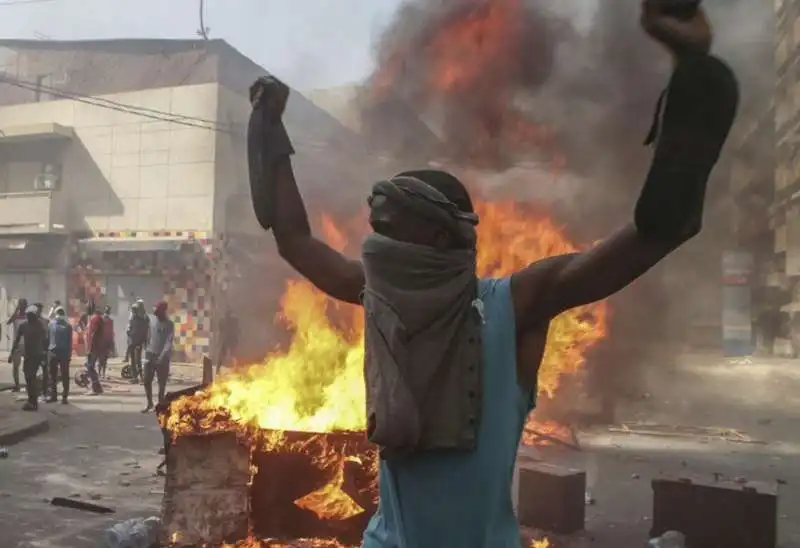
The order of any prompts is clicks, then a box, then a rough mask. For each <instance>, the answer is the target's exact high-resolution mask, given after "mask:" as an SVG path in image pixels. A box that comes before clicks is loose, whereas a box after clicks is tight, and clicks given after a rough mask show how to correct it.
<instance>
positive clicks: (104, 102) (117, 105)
mask: <svg viewBox="0 0 800 548" xmlns="http://www.w3.org/2000/svg"><path fill="white" fill-rule="evenodd" d="M0 83H5V84H8V85H10V86H14V87H17V88H21V89H25V90H29V91H33V92H40V93H47V94H49V95H52V96H54V97H59V98H62V99H70V100H73V101H77V102H80V103H84V104H87V105H92V106H95V107H98V108H105V109H109V110H114V111H117V112H124V113H127V114H133V115H136V116H141V117H142V118H148V119H151V120H156V121H161V122H169V123H173V124H178V125H182V126H187V127H193V128H197V129H207V130H209V131H216V132H221V133H229V134H233V133H234V132H233V131H231V130H230V129H229V128H225V127H223V126H222V125H221V124H219V122H216V121H214V120H207V119H204V118H198V117H194V116H185V115H182V114H175V113H172V112H165V111H161V110H156V109H151V108H147V107H139V106H136V105H130V104H126V103H121V102H118V101H112V100H111V99H105V98H102V97H93V96H91V95H85V94H82V93H77V92H72V91H66V90H60V89H56V88H52V87H50V86H45V85H39V84H37V83H36V82H30V81H26V80H19V79H16V78H10V77H8V76H7V75H2V76H0Z"/></svg>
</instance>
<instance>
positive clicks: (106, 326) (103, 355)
mask: <svg viewBox="0 0 800 548" xmlns="http://www.w3.org/2000/svg"><path fill="white" fill-rule="evenodd" d="M101 339H102V341H103V342H102V345H101V347H100V349H99V351H98V355H97V369H98V373H99V374H100V376H101V377H102V378H106V377H107V375H106V372H107V369H108V358H109V356H111V355H112V354H113V353H114V350H115V348H116V345H115V344H114V319H113V318H112V317H111V307H110V306H108V305H106V306H105V308H103V333H102V335H101Z"/></svg>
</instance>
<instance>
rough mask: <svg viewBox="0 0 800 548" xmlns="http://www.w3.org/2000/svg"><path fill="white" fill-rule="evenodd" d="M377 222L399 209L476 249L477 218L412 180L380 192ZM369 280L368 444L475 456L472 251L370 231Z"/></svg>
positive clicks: (395, 451)
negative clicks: (469, 241) (466, 451)
mask: <svg viewBox="0 0 800 548" xmlns="http://www.w3.org/2000/svg"><path fill="white" fill-rule="evenodd" d="M370 204H371V207H372V208H373V217H372V218H373V220H375V219H377V220H379V221H380V219H381V216H382V215H384V214H387V211H391V210H392V209H394V208H402V209H403V212H404V214H405V215H408V216H410V217H411V221H412V222H413V218H414V217H415V216H416V217H417V218H418V219H420V220H421V219H424V220H425V221H426V222H427V223H429V224H433V225H434V226H437V227H440V228H442V229H444V230H447V231H449V232H451V233H455V234H457V237H458V238H467V239H469V238H471V239H472V242H474V239H475V238H474V233H475V228H474V225H475V223H476V222H477V218H476V217H475V216H474V215H473V214H469V213H463V212H459V211H458V210H457V208H455V206H454V205H453V204H452V203H451V202H450V201H449V200H447V199H446V198H445V197H444V195H442V194H441V193H440V192H438V191H437V190H435V189H434V188H432V187H430V186H429V185H427V184H425V183H423V182H422V181H419V180H417V179H413V178H410V177H399V178H397V179H395V180H392V181H384V182H382V183H378V184H377V185H376V186H375V189H374V192H373V196H372V199H371V201H370ZM362 256H363V263H364V271H365V277H366V286H365V290H364V296H363V305H364V311H365V315H366V330H365V364H364V368H365V379H366V388H367V416H368V421H369V429H368V435H369V439H370V440H371V441H372V442H374V443H376V444H377V445H379V446H380V447H381V448H382V450H383V455H384V456H385V457H391V456H397V455H403V454H408V453H411V452H415V451H423V450H434V449H473V448H474V447H475V443H476V439H477V428H478V418H479V417H480V395H481V350H482V349H481V341H480V335H481V328H480V326H481V316H480V310H481V307H480V304H479V302H478V295H477V277H476V273H475V266H476V252H475V247H474V245H469V246H465V247H463V248H458V249H445V250H441V249H436V248H433V247H428V246H422V245H417V244H412V243H406V242H400V241H397V240H393V239H390V238H387V237H386V236H382V235H380V234H372V235H370V236H368V237H367V238H366V239H365V241H364V244H363V248H362Z"/></svg>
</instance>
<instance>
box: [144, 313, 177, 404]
mask: <svg viewBox="0 0 800 548" xmlns="http://www.w3.org/2000/svg"><path fill="white" fill-rule="evenodd" d="M153 315H154V316H155V321H154V322H152V323H151V324H150V337H149V340H148V343H147V352H146V356H145V358H146V361H145V364H144V393H145V396H146V397H147V406H146V407H145V408H144V409H143V410H142V413H149V412H150V411H152V410H153V407H154V406H153V378H154V377H156V378H157V379H158V402H159V403H161V402H162V401H164V395H165V394H166V391H167V379H168V378H169V363H170V359H171V358H172V343H173V339H174V337H175V324H174V323H172V320H170V319H169V317H168V316H167V303H165V302H163V301H162V302H160V303H158V304H157V305H156V307H155V310H154V311H153Z"/></svg>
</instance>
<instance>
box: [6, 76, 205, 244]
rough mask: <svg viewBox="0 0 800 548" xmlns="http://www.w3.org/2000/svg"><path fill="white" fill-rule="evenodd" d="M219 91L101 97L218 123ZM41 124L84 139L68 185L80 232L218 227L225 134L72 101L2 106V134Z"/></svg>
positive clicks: (66, 174) (73, 153)
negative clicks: (218, 165)
mask: <svg viewBox="0 0 800 548" xmlns="http://www.w3.org/2000/svg"><path fill="white" fill-rule="evenodd" d="M218 90H219V87H218V86H217V84H202V85H194V86H181V87H174V88H160V89H149V90H142V91H137V92H130V93H120V94H114V95H108V96H103V97H101V98H100V99H106V100H110V101H114V102H116V103H122V104H126V105H134V106H140V107H145V108H148V109H153V110H158V111H162V112H170V113H172V114H177V115H182V116H190V117H195V118H203V119H206V120H215V119H216V116H217V104H218V101H217V97H218V93H219V92H218ZM37 123H57V124H61V125H65V126H70V127H72V128H74V129H75V132H76V135H77V138H76V140H75V142H74V143H73V144H72V146H71V147H70V148H69V151H68V153H67V155H66V159H65V161H64V169H63V180H62V189H63V190H62V192H63V193H65V194H66V195H67V196H68V198H69V201H70V203H71V208H72V212H73V215H72V221H73V227H74V228H79V227H81V225H82V226H84V227H86V228H88V229H90V230H93V231H95V232H96V231H119V230H141V231H154V230H203V231H211V230H213V229H214V227H213V210H214V207H213V200H214V180H215V150H216V138H217V136H218V135H219V133H217V132H214V131H211V130H208V129H199V128H194V127H186V126H183V125H180V124H176V123H172V122H166V121H159V120H152V119H149V118H146V117H142V116H139V115H136V114H132V113H128V112H119V111H117V110H113V109H111V108H102V107H98V106H95V105H89V104H86V103H82V102H78V101H73V100H59V101H44V102H40V103H28V104H23V105H14V106H8V107H0V128H2V127H7V126H18V125H29V124H37ZM193 123H197V122H193Z"/></svg>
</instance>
